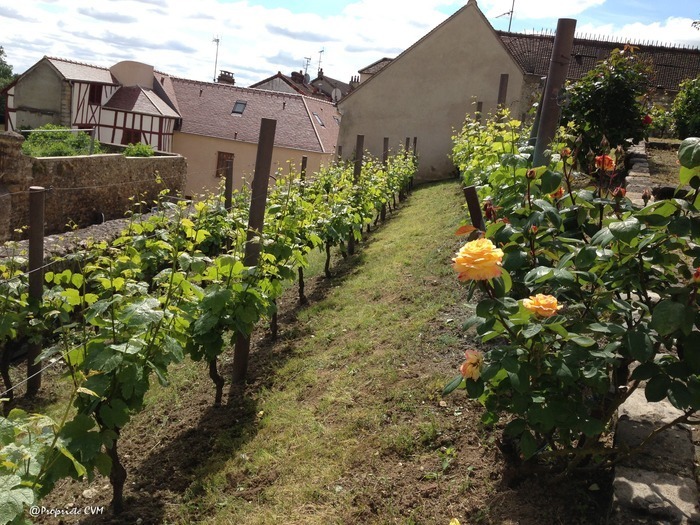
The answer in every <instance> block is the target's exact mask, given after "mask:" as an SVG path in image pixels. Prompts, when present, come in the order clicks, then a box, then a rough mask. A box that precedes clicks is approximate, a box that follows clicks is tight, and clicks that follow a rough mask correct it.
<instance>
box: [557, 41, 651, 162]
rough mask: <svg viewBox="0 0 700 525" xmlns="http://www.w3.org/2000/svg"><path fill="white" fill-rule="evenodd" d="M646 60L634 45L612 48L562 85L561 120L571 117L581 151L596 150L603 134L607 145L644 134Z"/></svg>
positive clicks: (647, 85) (648, 82) (648, 71)
mask: <svg viewBox="0 0 700 525" xmlns="http://www.w3.org/2000/svg"><path fill="white" fill-rule="evenodd" d="M650 76H651V68H650V66H649V64H648V63H647V62H646V61H645V60H643V59H641V58H640V57H638V56H637V55H636V54H635V53H634V48H632V47H631V46H625V49H623V50H619V49H615V50H614V51H613V52H612V54H611V55H610V58H608V59H607V60H605V61H604V62H601V63H600V64H598V65H597V66H596V67H595V68H594V69H592V70H591V71H589V72H588V73H587V74H586V75H585V76H584V77H583V78H582V79H581V80H579V81H577V82H575V83H573V84H569V85H567V87H566V94H567V95H568V99H569V104H568V106H566V107H565V108H564V110H563V112H562V113H563V115H562V116H563V121H564V122H565V123H566V122H569V121H573V122H574V123H575V125H576V128H577V133H580V134H582V135H583V141H584V143H583V145H582V146H583V147H582V148H581V152H582V153H583V155H585V154H586V153H587V152H588V150H589V148H590V149H592V150H593V151H597V148H598V147H599V144H600V143H601V141H602V139H603V137H604V136H605V137H606V138H607V140H608V142H609V144H610V146H611V147H613V148H614V147H616V146H618V145H623V147H624V145H625V144H626V142H625V141H626V140H627V139H632V140H633V141H634V142H637V141H639V140H641V139H642V138H644V136H645V134H646V131H647V127H648V125H649V119H648V118H647V116H646V115H647V107H646V104H645V101H646V100H647V98H648V96H649V90H650V88H651V85H652V82H651V79H650Z"/></svg>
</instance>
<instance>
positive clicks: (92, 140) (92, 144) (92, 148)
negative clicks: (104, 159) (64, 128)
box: [89, 128, 96, 155]
mask: <svg viewBox="0 0 700 525" xmlns="http://www.w3.org/2000/svg"><path fill="white" fill-rule="evenodd" d="M95 129H96V128H92V130H91V131H90V152H89V154H90V155H92V153H93V152H94V151H95Z"/></svg>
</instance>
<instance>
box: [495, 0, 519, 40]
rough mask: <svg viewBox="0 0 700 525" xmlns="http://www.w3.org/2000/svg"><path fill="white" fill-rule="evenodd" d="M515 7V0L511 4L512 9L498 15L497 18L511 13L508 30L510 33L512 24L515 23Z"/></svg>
mask: <svg viewBox="0 0 700 525" xmlns="http://www.w3.org/2000/svg"><path fill="white" fill-rule="evenodd" d="M514 8H515V0H513V3H512V4H511V5H510V11H506V12H505V13H503V14H502V15H498V16H497V17H496V18H501V17H502V16H506V15H510V20H508V32H509V33H510V26H511V24H512V23H513V9H514Z"/></svg>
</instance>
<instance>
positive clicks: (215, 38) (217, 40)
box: [212, 35, 221, 82]
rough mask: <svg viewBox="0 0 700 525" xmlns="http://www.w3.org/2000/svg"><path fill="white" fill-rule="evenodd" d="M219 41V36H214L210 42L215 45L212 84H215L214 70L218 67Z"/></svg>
mask: <svg viewBox="0 0 700 525" xmlns="http://www.w3.org/2000/svg"><path fill="white" fill-rule="evenodd" d="M220 41H221V39H220V38H219V35H216V36H215V37H214V39H213V40H212V42H215V43H216V58H215V59H214V82H216V68H217V67H218V65H219V42H220Z"/></svg>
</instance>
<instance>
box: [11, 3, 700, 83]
mask: <svg viewBox="0 0 700 525" xmlns="http://www.w3.org/2000/svg"><path fill="white" fill-rule="evenodd" d="M465 3H466V0H465V1H459V2H455V1H450V0H420V2H411V3H408V2H406V1H405V0H340V1H333V0H297V1H285V0H243V1H238V0H197V1H195V2H190V1H187V2H185V1H183V0H103V1H101V2H94V0H41V1H38V0H26V1H25V2H22V3H21V4H19V3H13V5H12V7H10V5H8V4H9V2H5V3H4V5H3V4H0V27H2V28H3V30H2V33H1V34H0V45H1V46H3V47H4V49H5V52H6V55H7V57H6V59H7V61H8V62H9V63H10V64H11V65H12V66H13V67H14V71H15V72H16V73H21V72H23V71H25V70H26V69H27V68H29V67H30V66H32V65H33V64H34V63H36V62H37V61H38V60H40V59H41V58H42V57H43V56H44V55H48V56H56V57H61V58H67V59H72V60H76V61H79V62H87V63H90V64H95V65H101V66H106V67H109V66H111V65H112V64H114V63H116V62H119V61H121V60H138V61H141V62H146V63H148V64H151V65H153V66H155V67H156V69H158V70H160V71H164V72H167V73H169V74H172V75H175V76H180V77H185V78H192V79H197V80H212V79H213V77H214V74H215V65H216V69H217V70H221V69H224V70H227V71H231V72H233V73H234V75H235V77H236V80H237V84H238V85H241V86H248V85H250V84H252V83H254V82H257V81H259V80H262V79H263V78H266V77H268V76H271V75H274V74H275V73H276V72H277V71H282V72H283V73H286V74H290V73H291V71H292V70H300V69H305V68H306V67H307V64H308V72H309V74H310V75H311V76H312V77H313V76H315V74H316V73H317V69H318V66H319V63H320V65H321V67H322V68H323V69H324V72H325V74H326V75H328V76H331V77H333V78H337V79H339V80H343V81H345V82H348V81H349V80H350V77H351V76H352V75H356V74H357V71H358V69H361V68H363V67H364V66H367V65H369V64H371V63H373V62H375V61H376V60H378V59H380V58H382V57H385V56H386V57H394V56H396V55H398V54H399V53H400V52H401V51H403V50H404V49H406V48H407V47H409V46H410V45H411V44H413V43H414V42H415V41H416V40H418V39H419V38H421V37H422V36H423V35H425V34H426V33H427V32H428V31H430V30H431V29H432V28H434V27H435V26H436V25H438V24H439V23H441V22H442V21H443V20H445V19H446V18H447V17H448V16H450V15H451V14H453V13H454V12H455V11H457V10H458V9H460V8H461V7H462V6H463V5H465ZM478 5H479V8H480V9H481V10H482V11H483V12H484V14H485V15H486V17H487V18H488V20H489V21H490V23H491V24H492V25H493V27H494V28H495V29H499V30H507V29H508V23H509V16H508V15H505V16H499V15H503V14H504V13H507V12H509V11H510V9H511V5H513V4H512V0H479V1H478ZM407 6H410V7H407ZM558 18H575V19H576V20H577V32H578V33H583V34H589V35H591V34H594V35H600V36H602V37H614V38H616V39H618V40H622V41H625V40H633V41H635V42H640V41H641V42H644V41H654V42H662V43H670V44H677V45H687V46H692V47H700V31H698V30H696V29H694V28H693V27H692V26H691V24H692V21H693V20H694V19H700V1H698V0H667V1H663V0H516V1H515V5H514V9H513V21H512V30H513V31H518V32H531V31H540V30H542V29H544V30H550V31H551V30H554V29H555V28H556V24H557V19H558ZM214 38H218V39H219V47H218V56H217V46H216V44H215V43H214V42H213V40H214ZM307 58H308V61H307Z"/></svg>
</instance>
